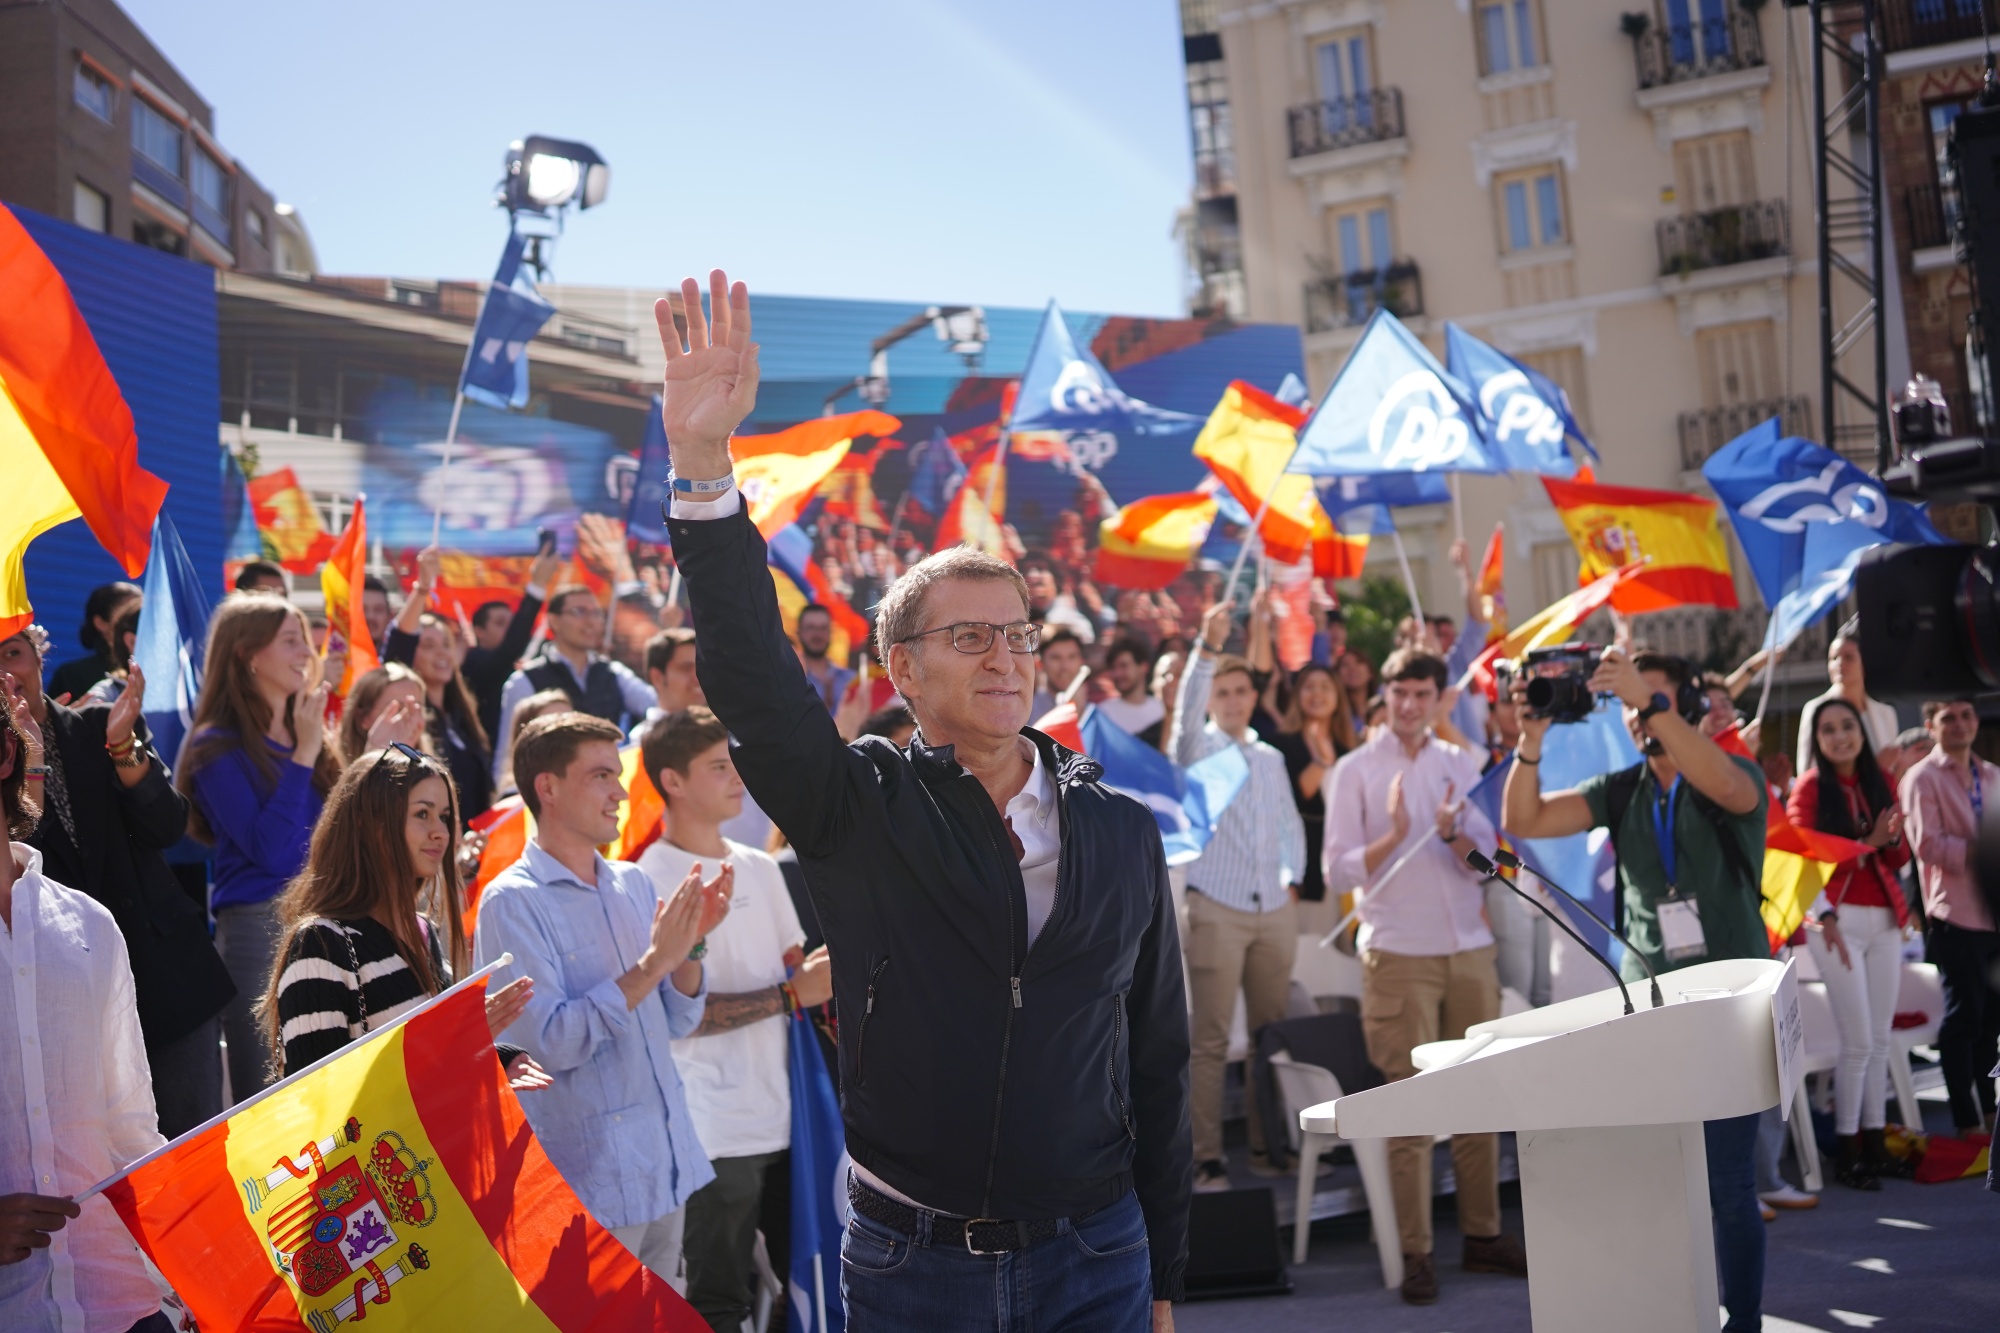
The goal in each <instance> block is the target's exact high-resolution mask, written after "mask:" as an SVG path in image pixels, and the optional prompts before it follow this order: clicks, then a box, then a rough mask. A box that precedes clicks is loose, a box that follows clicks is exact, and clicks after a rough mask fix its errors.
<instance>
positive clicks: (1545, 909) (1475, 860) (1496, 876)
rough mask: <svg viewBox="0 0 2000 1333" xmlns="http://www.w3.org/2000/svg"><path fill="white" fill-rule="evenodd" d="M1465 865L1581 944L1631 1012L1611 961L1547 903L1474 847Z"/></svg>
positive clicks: (1629, 1000) (1629, 995)
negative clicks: (1509, 878)
mask: <svg viewBox="0 0 2000 1333" xmlns="http://www.w3.org/2000/svg"><path fill="white" fill-rule="evenodd" d="M1465 863H1466V864H1467V865H1469V866H1471V867H1472V868H1473V869H1474V870H1477V871H1478V872H1479V873H1480V874H1482V875H1484V876H1486V878H1488V879H1490V880H1494V881H1497V882H1498V883H1501V884H1505V885H1506V886H1507V888H1508V890H1509V891H1511V892H1513V893H1516V894H1519V895H1520V897H1521V899H1522V901H1524V902H1527V903H1531V904H1533V905H1534V908H1535V910H1536V911H1538V912H1540V913H1541V914H1542V915H1543V916H1545V917H1547V918H1548V919H1549V920H1551V921H1553V922H1555V923H1556V929H1558V930H1560V931H1562V933H1563V934H1565V935H1567V936H1569V937H1570V938H1571V939H1573V940H1575V941H1576V942H1577V943H1578V944H1581V945H1582V946H1583V950H1584V952H1585V953H1587V954H1589V955H1590V956H1591V957H1592V958H1595V959H1596V960H1597V963H1598V966H1600V967H1602V968H1603V969H1604V970H1605V971H1606V972H1609V973H1610V974H1611V979H1612V980H1613V981H1615V982H1617V983H1618V993H1619V994H1620V995H1622V996H1624V997H1625V1012H1626V1013H1628V1014H1629V1013H1631V1012H1632V992H1631V991H1628V990H1626V989H1625V978H1623V977H1621V976H1619V975H1618V969H1617V968H1615V967H1613V966H1611V960H1610V959H1609V958H1606V957H1605V956H1604V955H1603V954H1601V953H1599V952H1598V951H1597V950H1595V949H1593V948H1591V947H1590V942H1589V941H1588V940H1586V939H1584V938H1583V936H1581V935H1579V934H1577V933H1576V932H1575V931H1574V930H1572V929H1570V924H1569V922H1567V921H1565V920H1563V919H1562V917H1561V916H1559V915H1557V913H1556V911H1555V909H1554V908H1552V907H1550V906H1549V905H1548V904H1547V903H1545V902H1543V901H1542V900H1541V899H1539V898H1537V897H1535V895H1534V894H1532V893H1524V892H1522V889H1521V886H1520V885H1518V884H1514V883H1512V882H1510V881H1509V880H1508V879H1507V878H1506V877H1505V876H1503V875H1501V874H1500V873H1499V869H1498V867H1496V866H1495V865H1494V864H1493V863H1492V862H1491V861H1489V860H1487V859H1486V855H1485V853H1483V852H1481V851H1480V850H1479V849H1478V848H1477V847H1474V848H1473V849H1472V850H1471V851H1469V852H1467V853H1466V854H1465Z"/></svg>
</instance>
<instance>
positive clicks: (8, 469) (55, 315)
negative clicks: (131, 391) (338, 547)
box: [0, 207, 167, 638]
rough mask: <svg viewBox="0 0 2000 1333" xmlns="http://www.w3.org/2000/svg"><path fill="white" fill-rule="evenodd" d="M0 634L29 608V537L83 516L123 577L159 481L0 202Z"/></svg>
mask: <svg viewBox="0 0 2000 1333" xmlns="http://www.w3.org/2000/svg"><path fill="white" fill-rule="evenodd" d="M0 474H4V475H5V477H6V484H5V485H4V486H0V638H4V637H6V636H7V635H11V634H14V633H15V632H17V631H18V630H20V629H21V628H22V627H23V626H24V625H26V624H27V623H28V622H29V620H31V619H32V618H33V615H34V612H33V609H32V608H31V607H30V606H29V604H28V587H27V578H26V576H25V574H24V573H23V571H22V564H21V562H22V558H23V557H24V556H25V555H26V554H27V549H28V543H29V542H31V541H33V540H34V539H35V538H36V537H39V536H40V535H41V534H42V533H44V532H47V531H48V530H49V529H50V528H52V527H55V526H56V525H57V524H58V523H64V522H67V521H69V520H70V519H72V518H77V517H79V516H81V517H82V519H83V521H84V522H85V523H87V524H89V526H90V531H91V533H92V535H94V536H95V537H96V538H97V540H98V542H99V544H101V545H102V546H103V547H104V549H105V550H106V551H108V552H110V554H111V557H112V558H113V559H114V560H116V561H117V562H118V563H119V565H120V566H121V567H122V568H123V569H124V570H125V573H126V575H127V576H128V577H131V578H138V577H139V575H140V573H141V572H142V571H143V570H144V569H145V568H146V557H147V555H148V553H149V552H150V551H151V550H152V542H153V519H154V517H155V516H156V515H157V514H158V513H159V512H160V504H161V502H162V501H164V500H165V499H166V496H167V484H166V483H165V482H164V481H161V480H160V479H159V478H158V477H156V476H154V475H153V474H152V473H150V472H148V471H146V470H145V469H144V468H142V467H140V466H139V433H138V430H137V428H136V427H135V426H134V425H133V424H132V409H131V408H130V407H128V406H126V403H125V395H124V394H122V393H121V392H119V389H118V382H117V380H115V379H113V378H112V376H111V368H110V367H109V366H107V365H105V364H104V356H103V353H101V352H100V351H98V348H97V339H96V338H94V337H92V336H91V332H90V326H89V325H88V324H86V323H85V322H84V318H83V312H82V311H80V310H78V309H77V308H76V301H75V300H74V299H72V297H71V296H70V291H69V284H68V283H66V282H64V281H63V278H62V274H60V273H58V272H57V271H56V266H55V265H54V264H53V263H51V262H50V261H49V257H48V256H47V255H45V254H43V253H42V248H41V247H40V246H38V245H36V244H35V241H34V238H33V237H31V236H29V235H28V232H27V229H26V228H24V227H23V226H22V225H21V223H20V220H19V219H17V218H16V217H15V216H14V215H13V213H11V212H10V211H8V210H7V209H6V208H5V207H0Z"/></svg>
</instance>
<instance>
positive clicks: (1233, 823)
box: [1167, 652, 1306, 912]
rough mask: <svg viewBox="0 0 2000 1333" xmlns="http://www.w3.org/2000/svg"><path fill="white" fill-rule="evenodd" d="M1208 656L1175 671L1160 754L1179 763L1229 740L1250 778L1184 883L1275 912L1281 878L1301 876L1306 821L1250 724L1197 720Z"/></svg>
mask: <svg viewBox="0 0 2000 1333" xmlns="http://www.w3.org/2000/svg"><path fill="white" fill-rule="evenodd" d="M1215 664H1216V656H1215V654H1214V653H1212V652H1202V653H1198V654H1197V655H1196V657H1195V661H1194V665H1193V666H1190V667H1189V668H1188V669H1187V672H1186V673H1185V674H1184V675H1182V677H1181V687H1180V692H1179V693H1178V694H1177V695H1176V696H1175V697H1174V713H1173V720H1172V723H1171V725H1170V728H1169V731H1168V746H1167V750H1168V757H1169V758H1171V759H1172V760H1173V761H1174V762H1175V763H1177V764H1180V765H1181V766H1182V767H1186V766H1188V765H1190V764H1194V763H1198V762H1200V761H1201V760H1203V759H1206V758H1208V757H1209V756H1210V755H1212V754H1216V753H1218V752H1220V751H1222V750H1225V749H1227V748H1228V747H1230V746H1232V745H1234V746H1235V747H1236V748H1237V749H1239V750H1241V751H1242V752H1243V758H1244V760H1245V762H1246V763H1248V764H1249V766H1250V780H1249V781H1248V782H1246V783H1244V784H1243V789H1242V790H1241V791H1239V792H1237V793H1236V798H1235V799H1234V800H1232V801H1230V803H1229V806H1228V808H1227V809H1225V810H1224V811H1223V812H1222V818H1220V819H1218V820H1217V821H1216V823H1215V836H1214V837H1213V838H1211V839H1209V843H1208V846H1207V847H1205V848H1203V849H1202V853H1201V856H1200V858H1199V859H1198V860H1196V861H1194V862H1193V863H1192V864H1190V865H1189V866H1188V871H1187V884H1188V887H1189V888H1190V889H1194V890H1196V891H1197V892H1199V893H1200V894H1202V895H1203V896H1204V897H1206V898H1209V899H1211V900H1213V901H1215V902H1218V903H1221V904H1222V905H1223V906H1224V907H1231V908H1234V909H1235V910H1237V911H1239V912H1275V911H1277V910H1278V909H1279V908H1281V907H1284V906H1286V905H1287V904H1289V903H1290V902H1291V901H1292V895H1291V892H1290V890H1289V888H1288V887H1287V886H1289V885H1292V884H1296V883H1298V882H1299V880H1301V879H1302V878H1304V876H1305V864H1306V826H1305V821H1304V820H1303V819H1302V818H1300V816H1299V807H1298V803H1297V801H1296V800H1295V799H1294V797H1293V795H1292V778H1291V774H1290V773H1289V772H1287V771H1286V769H1285V757H1284V756H1283V755H1282V754H1279V753H1278V751H1277V750H1275V749H1273V748H1272V747H1271V746H1270V745H1269V744H1267V743H1266V742H1264V741H1262V740H1260V739H1258V736H1257V733H1256V732H1255V731H1254V730H1246V731H1245V732H1244V733H1243V739H1242V740H1236V739H1234V738H1232V737H1231V736H1229V735H1228V734H1227V733H1225V732H1224V731H1223V730H1222V728H1220V727H1218V726H1216V725H1215V723H1214V722H1211V721H1205V720H1204V719H1203V716H1202V715H1203V714H1204V713H1206V712H1207V711H1208V696H1209V693H1210V691H1211V689H1212V687H1213V686H1214V684H1215Z"/></svg>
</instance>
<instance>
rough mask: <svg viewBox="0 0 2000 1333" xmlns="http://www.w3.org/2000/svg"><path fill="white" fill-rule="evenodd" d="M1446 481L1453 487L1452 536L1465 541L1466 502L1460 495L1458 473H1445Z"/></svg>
mask: <svg viewBox="0 0 2000 1333" xmlns="http://www.w3.org/2000/svg"><path fill="white" fill-rule="evenodd" d="M1445 480H1446V482H1447V483H1448V484H1449V485H1450V486H1451V526H1452V535H1453V536H1455V537H1457V538H1458V540H1460V541H1464V540H1465V501H1464V500H1463V499H1461V498H1460V497H1459V493H1458V473H1456V472H1447V473H1445Z"/></svg>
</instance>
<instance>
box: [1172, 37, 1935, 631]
mask: <svg viewBox="0 0 2000 1333" xmlns="http://www.w3.org/2000/svg"><path fill="white" fill-rule="evenodd" d="M1904 2H1905V3H1908V2H1909V0H1904ZM1642 3H1644V4H1645V8H1643V9H1641V10H1638V11H1636V12H1633V13H1627V14H1624V15H1621V14H1619V13H1618V12H1617V9H1616V7H1608V6H1605V5H1602V4H1592V3H1588V0H1454V2H1453V3H1450V4H1444V3H1437V4H1421V5H1419V4H1413V3H1407V2H1399V0H1214V4H1213V10H1214V16H1213V31H1214V33H1215V40H1216V44H1217V45H1219V47H1220V51H1219V55H1220V59H1221V62H1222V67H1223V69H1224V70H1225V71H1226V90H1225V93H1224V97H1225V99H1226V102H1227V105H1228V111H1229V131H1230V147H1231V166H1232V175H1233V184H1234V194H1233V207H1234V212H1235V216H1236V219H1237V223H1238V231H1237V240H1238V244H1239V246H1240V253H1241V269H1242V279H1241V281H1242V290H1243V301H1244V310H1243V313H1244V315H1245V316H1246V317H1247V318H1250V319H1256V320H1286V321H1291V322H1294V323H1297V324H1298V325H1299V326H1300V327H1301V328H1302V329H1303V330H1304V335H1305V345H1306V359H1307V363H1308V366H1309V369H1310V382H1311V388H1312V390H1313V392H1314V395H1315V396H1316V397H1317V396H1318V395H1321V394H1323V393H1324V392H1325V391H1326V389H1327V387H1328V385H1329V384H1330V383H1331V382H1332V380H1333V378H1334V376H1335V375H1336V374H1337V373H1338V371H1339V369H1340V367H1341V365H1342V363H1343V362H1344V360H1345V358H1346V356H1347V354H1348V352H1349V351H1350V350H1351V348H1352V347H1353V345H1354V343H1355V341H1356V339H1357V338H1358V337H1359V336H1360V333H1361V329H1362V327H1363V326H1364V325H1365V324H1366V322H1367V320H1368V318H1369V316H1370V315H1371V314H1372V313H1373V312H1374V311H1375V310H1376V309H1378V308H1381V309H1387V310H1389V311H1390V312H1392V313H1393V314H1395V315H1397V316H1398V317H1399V318H1401V319H1402V320H1403V321H1404V322H1405V323H1406V324H1408V326H1409V327H1410V328H1411V330H1412V331H1413V332H1415V333H1416V334H1417V335H1418V336H1419V337H1421V338H1423V339H1424V341H1425V342H1426V343H1427V344H1428V345H1429V346H1430V347H1431V349H1432V350H1433V351H1434V352H1436V353H1437V354H1438V355H1439V356H1440V357H1442V355H1443V350H1444V338H1443V330H1444V325H1445V322H1446V321H1447V320H1449V321H1453V322H1456V323H1458V324H1459V325H1461V326H1462V327H1464V328H1465V329H1467V330H1468V331H1470V332H1471V333H1473V334H1475V335H1477V336H1479V337H1481V338H1483V339H1485V340H1487V341H1488V342H1491V343H1493V344H1494V345H1496V346H1498V347H1500V348H1501V349H1503V350H1505V351H1507V352H1509V353H1510V354H1512V355H1514V356H1516V357H1517V358H1519V359H1520V360H1522V361H1524V362H1526V363H1528V364H1530V365H1532V366H1534V367H1535V368H1537V369H1539V370H1541V371H1543V372H1544V373H1546V374H1548V375H1549V376H1550V377H1551V378H1552V379H1554V380H1555V381H1556V382H1557V383H1559V384H1561V385H1562V386H1563V387H1564V389H1565V390H1566V391H1567V392H1568V393H1569V395H1570V398H1571V401H1572V403H1573V405H1574V407H1575V409H1576V414H1577V417H1578V419H1579V421H1580V422H1581V423H1582V424H1583V426H1584V428H1585V430H1586V431H1587V432H1588V433H1589V434H1590V436H1591V438H1592V439H1593V441H1594V442H1595V443H1596V444H1597V446H1598V448H1599V449H1600V450H1601V451H1602V455H1603V462H1602V464H1601V466H1600V467H1599V469H1598V472H1599V476H1600V479H1601V480H1603V481H1606V482H1611V483H1617V484H1624V485H1631V486H1644V487H1656V488H1661V489H1699V488H1700V487H1701V485H1702V482H1701V477H1700V473H1699V468H1700V466H1701V463H1702V462H1703V460H1705V459H1706V458H1707V457H1708V456H1709V455H1710V454H1711V453H1713V452H1714V451H1715V450H1716V449H1717V448H1719V447H1721V445H1723V444H1724V443H1726V442H1727V441H1728V440H1730V439H1731V438H1733V437H1734V436H1735V435H1736V434H1738V433H1739V432H1740V431H1742V430H1744V429H1747V428H1748V427H1749V426H1751V425H1754V424H1756V423H1757V422H1758V421H1760V420H1762V419H1764V418H1766V417H1768V416H1772V415H1776V416H1779V417H1781V418H1782V419H1783V421H1784V424H1785V427H1786V429H1787V430H1788V431H1791V432H1795V433H1799V434H1805V435H1816V434H1819V432H1818V429H1817V428H1818V424H1819V423H1817V422H1815V421H1814V419H1813V418H1814V416H1815V408H1814V402H1815V400H1816V397H1817V392H1818V385H1819V363H1818V354H1817V309H1818V296H1817V282H1816V259H1815V256H1814V254H1813V248H1812V247H1813V236H1814V228H1813V218H1814V213H1813V178H1812V169H1813V157H1812V135H1811V126H1810V122H1809V120H1808V119H1807V117H1808V116H1809V114H1810V68H1811V66H1810V42H1809V40H1808V38H1807V36H1806V29H1805V26H1804V24H1805V17H1804V15H1803V13H1801V12H1800V11H1796V10H1791V9H1783V8H1780V7H1778V6H1774V5H1765V4H1760V3H1757V2H1756V0H1747V2H1746V0H1716V2H1715V3H1707V2H1706V0H1704V2H1703V3H1699V4H1697V3H1695V2H1694V0H1642ZM1788 25H1795V26H1793V28H1792V30H1791V31H1788ZM1189 78H1190V87H1192V86H1193V84H1194V75H1193V72H1192V67H1190V76H1189ZM1869 449H1870V453H1869V456H1868V458H1866V459H1865V460H1864V462H1865V463H1872V461H1873V458H1872V441H1870V442H1869ZM1459 484H1460V488H1461V489H1460V498H1461V504H1462V510H1463V530H1464V532H1465V534H1466V535H1467V537H1468V538H1469V539H1470V540H1471V541H1472V543H1473V544H1474V546H1475V548H1476V547H1477V546H1478V545H1480V544H1482V543H1483V542H1484V541H1485V539H1486V537H1487V535H1488V534H1490V533H1491V532H1492V531H1493V529H1494V527H1495V525H1496V524H1502V525H1504V526H1505V527H1506V529H1507V533H1508V538H1509V540H1508V552H1507V554H1508V568H1507V586H1508V587H1509V589H1510V590H1518V591H1516V593H1515V598H1516V601H1517V602H1518V603H1519V604H1521V605H1524V606H1536V605H1541V604H1544V603H1546V602H1548V601H1550V600H1553V599H1554V598H1555V597H1557V596H1560V595H1561V594H1562V593H1564V592H1566V591H1568V590H1569V589H1570V588H1572V587H1574V586H1575V570H1576V562H1575V555H1574V551H1573V548H1572V547H1571V544H1570V542H1569V539H1568V537H1567V536H1566V535H1565V533H1564V531H1563V529H1562V526H1561V524H1560V522H1559V521H1558V520H1557V517H1556V515H1555V513H1554V512H1553V510H1552V509H1551V507H1550V506H1549V504H1548V501H1547V498H1546V495H1545V494H1544V492H1543V490H1542V488H1541V486H1540V485H1539V484H1538V482H1537V481H1536V479H1534V478H1532V477H1463V478H1460V479H1459ZM1399 524H1400V526H1401V528H1402V532H1403V535H1404V539H1405V541H1406V543H1407V544H1408V546H1409V549H1410V553H1411V557H1412V563H1413V565H1414V566H1415V567H1416V571H1417V581H1418V586H1419V588H1420V590H1421V591H1422V592H1423V595H1424V598H1425V601H1426V603H1427V605H1437V606H1445V607H1449V606H1450V605H1451V604H1453V603H1454V602H1456V600H1457V597H1456V587H1455V583H1454V580H1453V578H1452V576H1451V572H1450V569H1449V566H1448V565H1447V563H1446V560H1445V556H1446V551H1447V548H1448V545H1449V542H1450V540H1451V537H1452V536H1453V535H1454V532H1455V531H1456V530H1457V527H1458V522H1457V521H1456V518H1455V516H1454V515H1453V514H1452V513H1451V512H1450V511H1449V510H1448V509H1447V507H1445V506H1439V507H1437V510H1436V511H1435V512H1425V511H1423V510H1407V511H1401V512H1400V513H1399ZM1377 545H1378V546H1386V545H1387V544H1386V543H1378V544H1377ZM1474 554H1475V557H1476V555H1477V550H1476V549H1475V552H1474ZM1382 558H1384V559H1390V560H1392V559H1393V555H1391V554H1390V553H1388V552H1386V551H1385V552H1383V553H1382ZM1738 569H1739V597H1740V598H1741V600H1742V601H1743V603H1744V605H1745V606H1746V607H1753V608H1754V607H1755V606H1756V605H1757V600H1756V593H1755V590H1754V587H1753V586H1752V585H1751V584H1750V582H1749V580H1748V579H1747V577H1741V576H1740V571H1741V562H1740V561H1739V562H1738ZM1385 572H1386V571H1385ZM1745 617H1747V618H1748V619H1749V621H1751V622H1754V627H1751V628H1750V634H1749V638H1750V641H1751V642H1752V643H1753V644H1754V641H1755V636H1756V633H1757V632H1758V631H1759V630H1760V629H1761V614H1760V613H1757V612H1755V611H1746V613H1745ZM1743 628H1745V626H1738V627H1737V629H1738V631H1739V632H1738V633H1737V634H1736V635H1735V637H1742V636H1741V633H1740V631H1741V630H1742V629H1743ZM1697 655H1700V654H1699V653H1697Z"/></svg>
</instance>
